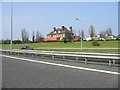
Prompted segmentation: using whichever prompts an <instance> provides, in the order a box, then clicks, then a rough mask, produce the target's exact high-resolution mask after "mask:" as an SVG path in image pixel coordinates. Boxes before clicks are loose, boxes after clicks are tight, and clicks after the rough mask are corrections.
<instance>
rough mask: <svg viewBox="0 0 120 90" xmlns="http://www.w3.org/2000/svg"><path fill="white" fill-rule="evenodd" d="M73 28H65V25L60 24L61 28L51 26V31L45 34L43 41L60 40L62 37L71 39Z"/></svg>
mask: <svg viewBox="0 0 120 90" xmlns="http://www.w3.org/2000/svg"><path fill="white" fill-rule="evenodd" d="M73 35H74V34H73V30H72V27H70V28H69V29H67V28H66V27H65V26H62V27H61V28H56V27H54V28H53V31H51V32H50V33H48V34H47V38H44V39H43V41H45V42H46V41H60V40H62V39H63V38H66V39H68V40H72V39H73V37H74V36H73Z"/></svg>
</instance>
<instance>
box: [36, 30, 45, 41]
mask: <svg viewBox="0 0 120 90" xmlns="http://www.w3.org/2000/svg"><path fill="white" fill-rule="evenodd" d="M42 38H43V36H42V34H41V33H40V32H39V31H37V32H36V42H40V41H42Z"/></svg>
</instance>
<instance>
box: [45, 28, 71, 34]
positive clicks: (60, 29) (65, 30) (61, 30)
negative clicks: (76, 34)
mask: <svg viewBox="0 0 120 90" xmlns="http://www.w3.org/2000/svg"><path fill="white" fill-rule="evenodd" d="M55 31H56V34H58V32H59V31H60V33H62V32H69V33H72V32H71V31H69V30H68V29H67V28H65V29H62V28H57V29H56V30H54V31H52V32H50V33H49V34H54V32H55ZM49 34H47V35H49Z"/></svg>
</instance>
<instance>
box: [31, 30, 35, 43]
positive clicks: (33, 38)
mask: <svg viewBox="0 0 120 90" xmlns="http://www.w3.org/2000/svg"><path fill="white" fill-rule="evenodd" d="M32 41H33V42H35V32H34V31H33V34H32Z"/></svg>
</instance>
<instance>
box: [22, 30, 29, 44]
mask: <svg viewBox="0 0 120 90" xmlns="http://www.w3.org/2000/svg"><path fill="white" fill-rule="evenodd" d="M21 35H22V42H23V43H26V42H28V41H29V34H28V32H27V31H26V30H25V28H24V29H22V31H21Z"/></svg>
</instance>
